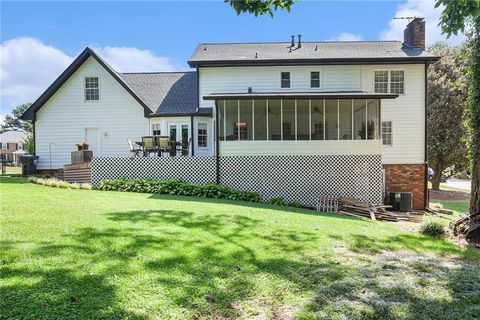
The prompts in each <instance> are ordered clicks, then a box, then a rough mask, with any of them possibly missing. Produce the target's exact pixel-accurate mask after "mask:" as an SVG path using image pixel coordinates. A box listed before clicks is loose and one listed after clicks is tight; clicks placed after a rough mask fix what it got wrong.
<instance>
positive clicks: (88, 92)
mask: <svg viewBox="0 0 480 320" xmlns="http://www.w3.org/2000/svg"><path fill="white" fill-rule="evenodd" d="M85 100H86V101H96V100H100V87H99V83H98V77H86V78H85Z"/></svg>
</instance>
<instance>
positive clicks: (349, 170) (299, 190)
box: [92, 155, 383, 207]
mask: <svg viewBox="0 0 480 320" xmlns="http://www.w3.org/2000/svg"><path fill="white" fill-rule="evenodd" d="M218 165H219V167H218V171H217V161H216V158H215V157H168V158H167V157H165V158H163V157H155V158H121V157H112V158H93V160H92V184H93V186H94V187H96V186H98V185H99V184H100V182H101V180H102V179H116V178H152V179H181V180H185V181H188V182H192V183H202V184H203V183H209V182H215V181H217V173H218V180H219V182H220V183H221V184H223V185H226V186H229V187H232V188H236V189H242V190H249V191H256V192H259V193H260V194H261V195H262V198H263V200H268V199H269V198H271V197H278V196H281V197H284V198H285V199H286V200H288V201H299V202H301V203H302V204H303V205H307V206H312V207H315V206H316V204H317V200H318V197H319V196H344V197H353V198H356V199H359V200H361V201H366V202H369V203H372V204H378V203H381V202H382V200H383V199H382V198H383V175H382V161H381V155H312V156H307V155H305V156H296V155H295V156H224V157H220V159H219V163H218Z"/></svg>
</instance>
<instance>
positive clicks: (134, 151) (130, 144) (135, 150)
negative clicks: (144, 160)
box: [127, 139, 142, 158]
mask: <svg viewBox="0 0 480 320" xmlns="http://www.w3.org/2000/svg"><path fill="white" fill-rule="evenodd" d="M127 141H128V147H129V148H130V153H132V154H133V155H132V158H136V157H140V152H141V151H142V149H140V148H135V145H134V144H133V142H132V140H131V139H127Z"/></svg>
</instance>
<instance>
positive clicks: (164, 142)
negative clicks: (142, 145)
mask: <svg viewBox="0 0 480 320" xmlns="http://www.w3.org/2000/svg"><path fill="white" fill-rule="evenodd" d="M169 139H170V137H169V136H155V144H156V145H157V148H158V156H159V157H161V156H162V153H170V143H169Z"/></svg>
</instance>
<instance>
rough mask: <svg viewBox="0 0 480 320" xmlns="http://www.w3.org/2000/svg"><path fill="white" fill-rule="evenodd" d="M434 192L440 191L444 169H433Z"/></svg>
mask: <svg viewBox="0 0 480 320" xmlns="http://www.w3.org/2000/svg"><path fill="white" fill-rule="evenodd" d="M432 169H433V172H434V174H433V179H432V190H440V180H441V179H442V171H443V170H442V168H439V167H438V168H437V167H433V168H432Z"/></svg>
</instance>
